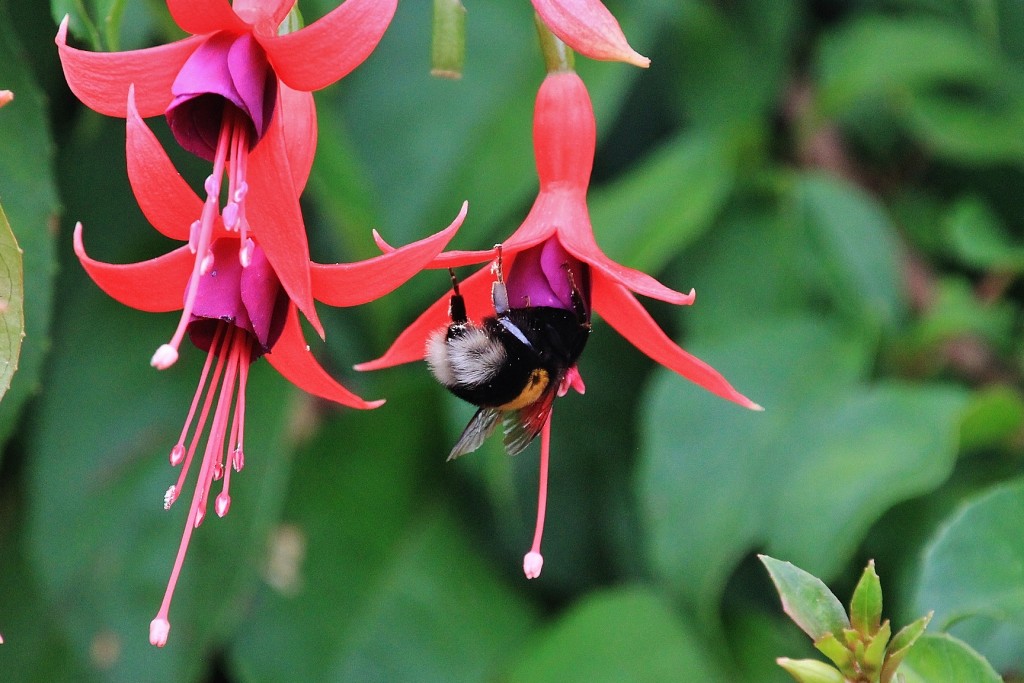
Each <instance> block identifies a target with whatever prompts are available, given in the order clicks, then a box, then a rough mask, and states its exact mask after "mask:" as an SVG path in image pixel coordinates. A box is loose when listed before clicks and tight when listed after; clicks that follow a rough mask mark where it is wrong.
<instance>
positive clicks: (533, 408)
mask: <svg viewBox="0 0 1024 683" xmlns="http://www.w3.org/2000/svg"><path fill="white" fill-rule="evenodd" d="M557 387H558V384H557V383H555V384H553V385H552V386H551V387H549V388H548V390H547V391H545V392H544V393H543V394H541V396H540V398H538V399H537V400H536V401H534V402H533V403H531V404H530V405H528V406H526V407H525V408H520V409H519V410H509V411H507V412H506V413H505V420H504V423H505V425H504V429H505V452H506V453H508V454H509V455H518V454H519V453H522V452H523V450H524V449H525V448H526V447H527V446H529V445H530V442H531V441H533V440H534V439H535V438H537V435H538V434H540V430H541V429H543V428H544V422H545V421H547V419H548V415H549V414H550V413H551V404H552V403H554V400H555V393H556V389H557Z"/></svg>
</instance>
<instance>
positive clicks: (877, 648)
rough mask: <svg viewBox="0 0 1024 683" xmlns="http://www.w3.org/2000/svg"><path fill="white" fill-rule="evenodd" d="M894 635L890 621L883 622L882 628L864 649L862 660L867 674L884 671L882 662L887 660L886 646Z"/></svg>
mask: <svg viewBox="0 0 1024 683" xmlns="http://www.w3.org/2000/svg"><path fill="white" fill-rule="evenodd" d="M891 635H892V626H890V624H889V620H888V619H886V620H885V621H884V622H882V626H881V628H879V630H878V632H877V633H876V634H875V635H874V637H872V638H871V640H870V641H869V642H868V644H867V646H866V647H865V648H864V654H863V655H862V656H861V658H860V662H861V663H862V669H863V670H864V671H865V672H866V673H874V674H877V673H879V672H880V671H881V670H882V662H883V661H884V660H885V646H886V645H888V643H889V636H891Z"/></svg>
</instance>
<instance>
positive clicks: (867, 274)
mask: <svg viewBox="0 0 1024 683" xmlns="http://www.w3.org/2000/svg"><path fill="white" fill-rule="evenodd" d="M796 196H797V199H798V201H799V202H800V206H801V208H802V217H803V219H804V229H805V230H807V232H808V235H809V239H810V244H811V246H812V249H813V250H814V254H815V258H816V259H818V263H817V267H818V268H821V269H822V270H823V271H824V273H825V281H826V282H828V283H829V286H830V287H831V289H832V292H831V293H832V295H833V297H834V300H835V301H836V303H837V304H838V305H839V306H840V308H841V309H842V310H844V311H846V312H849V314H850V315H851V316H858V317H859V316H864V317H866V318H867V321H866V322H868V323H871V324H879V325H884V326H886V327H891V326H892V325H894V324H895V322H896V321H897V320H898V319H899V318H900V316H901V315H902V314H903V312H904V310H903V308H904V303H903V301H904V295H903V291H902V289H903V283H902V280H901V275H900V272H899V268H898V263H897V256H898V252H899V249H898V242H897V237H896V231H895V229H894V226H893V225H892V222H891V221H890V220H889V218H888V216H887V215H886V214H885V212H884V211H883V209H882V207H881V206H880V205H879V204H878V203H877V202H876V201H875V200H873V199H872V198H871V197H870V196H868V195H867V194H865V193H863V192H862V191H860V190H859V189H857V188H856V187H854V186H853V185H851V184H849V183H845V182H842V181H838V180H836V179H834V178H830V177H828V176H825V175H820V174H814V175H806V176H803V177H801V178H800V180H799V182H798V183H797V187H796Z"/></svg>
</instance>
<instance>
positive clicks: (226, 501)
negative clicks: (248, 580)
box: [149, 323, 253, 647]
mask: <svg viewBox="0 0 1024 683" xmlns="http://www.w3.org/2000/svg"><path fill="white" fill-rule="evenodd" d="M252 344H253V341H252V337H251V336H250V334H249V333H248V332H246V331H245V330H242V329H240V328H237V327H234V326H231V325H229V324H227V323H223V324H220V325H218V326H217V330H216V331H215V333H214V336H213V341H212V343H211V345H210V351H209V355H208V357H207V364H206V367H205V368H204V370H203V376H202V377H201V378H200V385H199V390H198V391H197V393H196V398H195V399H193V402H192V408H191V409H190V411H189V418H188V420H187V422H186V430H185V432H186V433H187V431H188V429H189V424H190V423H191V421H192V417H193V415H194V413H195V409H196V406H197V405H198V397H199V395H200V394H203V393H205V400H204V401H203V407H202V410H201V411H200V414H199V419H198V421H197V422H196V428H195V432H194V433H193V434H192V438H191V441H190V443H189V447H188V452H187V455H186V457H185V463H184V467H183V468H182V472H181V474H180V476H179V479H178V483H177V484H176V485H175V486H172V487H171V490H169V491H168V492H167V500H165V503H167V507H169V506H170V503H173V502H174V501H173V499H174V498H176V497H177V492H179V491H180V490H181V485H182V483H183V480H184V477H185V475H186V473H187V472H188V466H189V464H190V462H191V460H192V456H193V455H194V453H195V451H196V447H197V444H198V441H199V439H200V438H202V434H203V431H204V429H205V425H206V418H207V417H208V416H209V414H210V408H211V406H212V404H213V399H214V395H217V403H216V407H214V408H213V418H212V421H211V423H210V429H209V433H208V434H207V435H206V445H205V447H204V449H203V457H202V464H201V465H200V468H199V476H198V478H197V480H196V488H195V492H194V493H193V494H192V503H191V505H190V506H189V512H188V518H187V520H186V521H185V529H184V532H183V534H182V537H181V544H180V545H179V546H178V554H177V556H176V557H175V560H174V567H173V568H172V570H171V576H170V579H169V580H168V582H167V589H166V591H165V592H164V598H163V602H162V603H161V604H160V609H159V611H158V612H157V615H156V618H155V619H153V621H152V622H151V623H150V631H149V642H150V643H152V644H153V645H156V646H157V647H163V645H164V644H166V643H167V634H168V632H169V631H170V622H169V621H168V618H167V617H168V613H169V611H170V607H171V598H172V597H173V595H174V588H175V586H176V585H177V582H178V576H179V574H180V573H181V567H182V565H183V563H184V561H185V555H186V553H187V552H188V545H189V541H190V540H191V538H192V530H193V529H195V528H196V527H198V526H199V525H200V524H201V523H202V521H203V519H204V518H205V516H206V506H207V500H208V497H209V493H210V485H211V484H212V482H213V481H214V479H215V474H216V470H217V469H220V470H221V471H222V472H223V476H224V485H223V488H222V490H221V492H220V493H219V494H218V495H217V497H216V500H215V501H214V510H215V511H216V512H217V514H218V516H221V517H223V516H224V515H225V514H227V512H228V508H229V507H230V505H231V497H230V495H229V494H228V484H229V481H230V473H231V469H237V464H238V461H239V457H238V455H237V454H238V453H240V450H239V446H238V444H239V443H240V442H241V431H240V430H241V429H242V425H243V424H244V421H243V418H242V416H241V413H242V412H243V411H244V410H245V399H244V391H245V383H246V376H247V375H248V371H249V359H250V358H251V357H252ZM214 356H216V357H217V363H216V365H215V366H214V368H213V375H212V377H211V378H210V381H209V383H207V382H206V379H207V374H208V371H209V368H210V365H211V359H212V358H213V357H214ZM221 379H223V381H221ZM229 430H230V440H229ZM183 441H184V436H183V437H182V439H181V442H183ZM226 448H227V449H230V451H229V452H230V458H231V460H230V462H229V465H230V467H224V457H225V453H226V450H225V449H226Z"/></svg>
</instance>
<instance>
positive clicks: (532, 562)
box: [523, 412, 551, 579]
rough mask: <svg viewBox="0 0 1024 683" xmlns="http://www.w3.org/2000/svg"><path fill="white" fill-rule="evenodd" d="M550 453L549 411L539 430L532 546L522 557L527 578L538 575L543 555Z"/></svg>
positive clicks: (542, 562) (542, 563) (542, 564)
mask: <svg viewBox="0 0 1024 683" xmlns="http://www.w3.org/2000/svg"><path fill="white" fill-rule="evenodd" d="M550 453H551V412H549V413H548V417H547V419H546V420H544V427H543V428H542V429H541V432H540V485H539V486H538V487H537V526H536V528H535V530H534V532H533V546H532V547H531V548H530V552H528V553H526V555H525V556H524V557H523V573H525V574H526V578H528V579H536V578H537V577H538V576H540V571H541V568H542V567H543V566H544V556H543V555H541V554H540V542H541V539H542V538H543V536H544V513H545V512H546V511H547V506H548V456H549V455H550Z"/></svg>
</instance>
